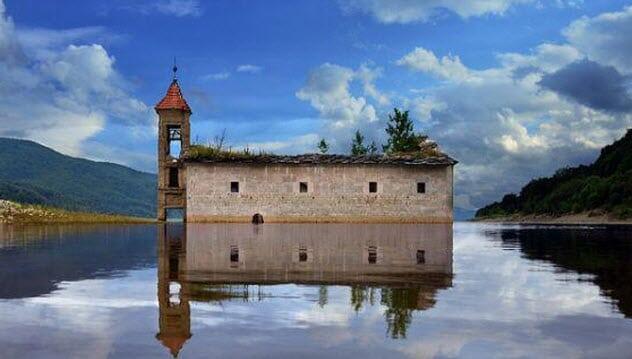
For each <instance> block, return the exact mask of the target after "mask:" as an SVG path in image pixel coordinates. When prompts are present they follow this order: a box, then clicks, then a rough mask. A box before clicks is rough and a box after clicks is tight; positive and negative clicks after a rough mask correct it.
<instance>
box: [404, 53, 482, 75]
mask: <svg viewBox="0 0 632 359" xmlns="http://www.w3.org/2000/svg"><path fill="white" fill-rule="evenodd" d="M397 65H400V66H406V67H408V68H409V69H411V70H414V71H419V72H427V73H430V74H433V75H435V76H437V77H440V78H443V79H447V80H458V81H465V80H467V79H468V78H470V77H471V74H470V70H468V69H467V68H466V67H465V66H463V64H462V63H461V59H459V57H458V56H452V55H446V56H443V57H442V58H441V59H439V58H437V56H435V54H434V53H433V52H432V51H429V50H426V49H424V48H423V47H417V48H415V49H414V50H413V51H411V52H410V53H408V54H406V55H405V56H404V57H402V58H401V59H399V60H398V61H397Z"/></svg>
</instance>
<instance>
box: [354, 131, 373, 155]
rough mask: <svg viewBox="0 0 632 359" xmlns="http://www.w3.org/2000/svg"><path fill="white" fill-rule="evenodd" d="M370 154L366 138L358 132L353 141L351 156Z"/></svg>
mask: <svg viewBox="0 0 632 359" xmlns="http://www.w3.org/2000/svg"><path fill="white" fill-rule="evenodd" d="M367 152H369V149H368V148H367V146H365V145H364V136H363V135H362V133H360V130H357V131H356V133H355V136H354V137H353V140H351V154H352V155H353V156H361V155H366V154H367Z"/></svg>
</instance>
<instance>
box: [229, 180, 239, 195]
mask: <svg viewBox="0 0 632 359" xmlns="http://www.w3.org/2000/svg"><path fill="white" fill-rule="evenodd" d="M230 191H231V192H232V193H239V182H231V183H230Z"/></svg>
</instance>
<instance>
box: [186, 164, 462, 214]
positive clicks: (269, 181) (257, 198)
mask: <svg viewBox="0 0 632 359" xmlns="http://www.w3.org/2000/svg"><path fill="white" fill-rule="evenodd" d="M186 167H187V183H186V188H187V199H186V204H187V211H186V212H187V214H186V215H187V221H189V222H246V221H250V220H251V218H252V215H253V214H255V213H260V214H262V215H263V217H264V219H265V221H266V222H399V223H405V222H409V223H449V222H452V166H393V165H256V164H252V165H244V164H208V163H194V162H191V163H187V165H186ZM232 181H237V182H239V190H240V192H239V193H231V191H230V182H232ZM300 182H307V183H308V192H307V193H300V192H299V183H300ZM369 182H377V183H378V192H377V193H369ZM417 182H425V183H426V193H423V194H420V193H417Z"/></svg>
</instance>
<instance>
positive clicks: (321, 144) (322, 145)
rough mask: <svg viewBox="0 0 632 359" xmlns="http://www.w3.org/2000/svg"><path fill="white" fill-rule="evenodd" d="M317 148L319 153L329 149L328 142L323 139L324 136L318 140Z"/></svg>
mask: <svg viewBox="0 0 632 359" xmlns="http://www.w3.org/2000/svg"><path fill="white" fill-rule="evenodd" d="M317 146H318V150H319V151H320V153H323V154H325V153H327V152H328V151H329V144H328V143H327V141H325V139H324V138H322V139H321V140H320V142H318V145H317Z"/></svg>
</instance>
